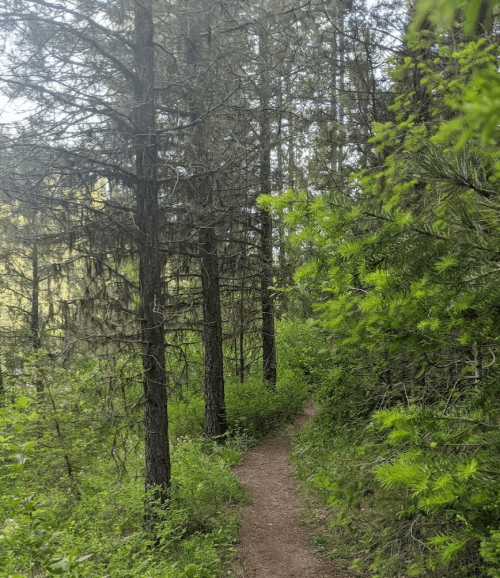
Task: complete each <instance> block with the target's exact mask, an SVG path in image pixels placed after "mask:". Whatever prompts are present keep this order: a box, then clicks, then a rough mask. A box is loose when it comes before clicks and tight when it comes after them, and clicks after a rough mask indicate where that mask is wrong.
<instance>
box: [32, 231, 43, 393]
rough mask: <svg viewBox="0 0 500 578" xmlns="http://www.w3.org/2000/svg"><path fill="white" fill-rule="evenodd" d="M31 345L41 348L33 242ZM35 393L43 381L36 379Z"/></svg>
mask: <svg viewBox="0 0 500 578" xmlns="http://www.w3.org/2000/svg"><path fill="white" fill-rule="evenodd" d="M31 275H32V281H31V319H30V329H31V344H32V346H33V351H35V352H36V351H39V350H40V348H41V339H40V274H39V264H38V245H37V243H36V241H35V243H34V244H33V248H32V252H31ZM35 387H36V392H37V394H38V395H39V396H41V395H42V394H43V390H44V384H43V381H41V380H40V379H37V380H36V382H35Z"/></svg>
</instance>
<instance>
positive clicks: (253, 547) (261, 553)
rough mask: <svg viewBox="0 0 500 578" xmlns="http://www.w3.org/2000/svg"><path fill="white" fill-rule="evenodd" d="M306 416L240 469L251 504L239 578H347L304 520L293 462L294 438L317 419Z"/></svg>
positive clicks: (269, 441)
mask: <svg viewBox="0 0 500 578" xmlns="http://www.w3.org/2000/svg"><path fill="white" fill-rule="evenodd" d="M304 409H305V415H304V416H302V417H300V418H298V419H297V420H296V421H295V423H294V425H293V426H290V427H288V428H287V429H284V430H281V431H279V432H278V433H276V434H275V435H273V436H272V437H270V438H268V439H267V440H266V441H265V442H264V443H262V444H261V445H259V446H257V447H256V448H254V449H252V450H250V451H249V452H247V454H246V456H245V460H244V462H243V464H242V465H240V466H237V467H236V468H235V472H236V474H237V475H238V477H239V479H240V481H241V482H242V483H243V484H244V485H245V486H246V487H247V488H248V491H249V492H250V495H251V499H252V503H251V504H250V505H248V506H245V507H244V508H243V515H242V522H241V530H240V550H239V569H238V571H237V577H238V578H334V577H337V578H341V577H344V576H346V574H344V573H342V572H341V571H340V572H339V570H336V569H335V568H333V567H332V565H331V563H330V562H329V561H327V560H322V559H321V558H320V557H319V555H318V554H316V553H315V551H314V547H313V544H312V539H311V531H310V529H309V528H308V527H307V525H306V524H305V523H304V522H303V521H302V520H300V519H299V514H298V510H297V507H298V501H299V497H298V492H297V486H296V482H295V480H294V478H293V474H292V466H291V463H290V456H289V454H290V451H291V443H290V434H291V433H295V432H298V431H299V430H300V428H301V427H302V426H303V425H304V423H305V422H306V421H307V420H308V419H309V418H310V417H312V415H313V414H314V408H313V406H312V404H307V405H306V407H305V408H304Z"/></svg>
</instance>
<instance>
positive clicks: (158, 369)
mask: <svg viewBox="0 0 500 578" xmlns="http://www.w3.org/2000/svg"><path fill="white" fill-rule="evenodd" d="M152 15H153V2H152V0H143V2H137V3H135V69H136V75H137V77H138V80H137V82H136V83H135V99H136V104H135V109H134V117H133V121H134V128H135V131H136V133H135V135H134V147H135V169H136V177H137V184H136V204H137V217H136V218H137V221H136V224H137V229H138V252H139V284H140V318H141V331H142V365H143V372H144V376H143V387H144V432H145V461H146V464H145V465H146V475H145V488H146V492H149V496H150V499H151V500H154V501H155V502H156V503H158V504H160V505H161V506H165V505H166V504H167V503H168V499H169V493H170V451H169V440H168V413H167V380H166V371H165V329H164V322H163V291H162V285H161V283H162V281H161V260H160V251H159V240H158V184H157V175H156V170H157V164H158V151H157V145H156V135H155V101H154V43H153V17H152ZM151 500H149V499H148V503H149V504H150V503H151ZM145 519H146V523H147V524H149V523H150V522H151V521H153V514H152V512H151V509H150V507H148V506H147V507H146V513H145Z"/></svg>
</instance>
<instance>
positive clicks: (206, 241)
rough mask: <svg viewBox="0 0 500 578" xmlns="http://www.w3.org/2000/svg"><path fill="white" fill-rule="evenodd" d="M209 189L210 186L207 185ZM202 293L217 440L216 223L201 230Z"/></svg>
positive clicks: (221, 425)
mask: <svg viewBox="0 0 500 578" xmlns="http://www.w3.org/2000/svg"><path fill="white" fill-rule="evenodd" d="M208 186H210V183H208ZM198 238H199V244H200V254H201V285H202V293H203V347H204V365H205V435H206V436H207V437H209V438H217V437H220V436H222V435H224V434H225V433H226V431H227V418H226V402H225V396H224V369H223V368H224V358H223V352H222V316H221V304H220V288H219V258H218V255H217V237H216V234H215V228H214V224H213V223H212V224H207V225H206V226H202V227H201V228H200V231H199V234H198Z"/></svg>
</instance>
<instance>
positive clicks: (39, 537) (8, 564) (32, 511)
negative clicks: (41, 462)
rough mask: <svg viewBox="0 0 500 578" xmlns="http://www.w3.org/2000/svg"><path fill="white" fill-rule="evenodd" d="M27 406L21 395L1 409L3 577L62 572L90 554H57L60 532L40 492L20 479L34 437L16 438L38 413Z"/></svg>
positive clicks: (0, 567) (0, 547)
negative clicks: (25, 439)
mask: <svg viewBox="0 0 500 578" xmlns="http://www.w3.org/2000/svg"><path fill="white" fill-rule="evenodd" d="M30 405H31V404H30V402H29V400H28V398H27V397H21V398H19V400H18V401H17V403H15V404H11V405H9V406H7V407H1V408H0V482H1V487H2V494H1V496H0V500H1V501H0V520H2V521H1V522H0V524H1V525H0V576H1V577H5V578H21V576H24V575H27V576H30V577H31V576H35V575H38V573H39V572H40V571H42V572H43V573H44V575H61V574H65V573H68V572H71V571H72V570H74V569H76V568H77V567H78V566H79V565H80V564H81V563H82V562H84V561H85V560H87V559H88V558H90V557H91V554H88V555H85V556H78V550H77V549H76V548H73V549H72V550H71V552H70V553H69V554H68V555H65V556H60V555H58V554H57V547H56V545H57V536H58V534H57V532H54V531H53V530H52V529H51V525H50V524H49V523H48V521H47V517H46V515H45V514H46V511H45V508H44V505H43V504H42V502H41V500H40V498H39V496H37V495H36V494H33V493H31V492H30V490H29V488H28V487H27V484H26V483H25V482H24V480H23V479H22V474H23V472H24V471H25V468H26V465H27V464H28V465H29V462H30V461H31V457H32V456H33V455H34V454H35V453H36V451H37V445H36V444H35V443H34V442H33V441H28V442H24V443H23V442H22V441H21V440H19V436H20V435H21V433H22V432H23V430H24V428H25V427H26V425H28V424H29V423H30V422H33V421H34V420H35V419H36V417H37V415H36V413H35V412H30V413H28V411H29V409H30ZM31 475H32V473H31ZM25 572H26V574H24V573H25Z"/></svg>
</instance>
